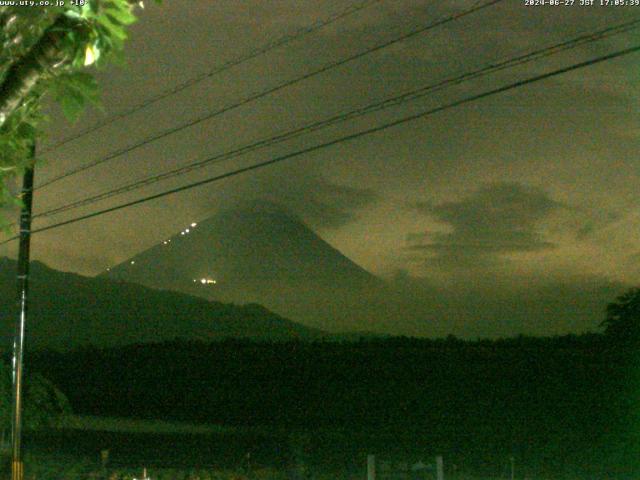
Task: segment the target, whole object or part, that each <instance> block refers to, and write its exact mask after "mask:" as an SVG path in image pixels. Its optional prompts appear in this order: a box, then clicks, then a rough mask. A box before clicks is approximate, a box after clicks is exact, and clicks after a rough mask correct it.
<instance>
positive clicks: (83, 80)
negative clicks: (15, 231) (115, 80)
mask: <svg viewBox="0 0 640 480" xmlns="http://www.w3.org/2000/svg"><path fill="white" fill-rule="evenodd" d="M156 1H158V0H156ZM79 4H82V5H79ZM134 5H135V3H134V2H132V1H131V0H86V1H79V2H73V3H72V2H65V5H64V6H58V7H56V6H49V7H46V8H44V7H43V8H25V7H21V6H16V7H9V6H0V207H2V206H3V205H6V204H7V203H9V202H15V201H16V200H15V199H14V198H13V197H12V195H11V194H10V192H9V190H8V189H7V181H8V179H9V178H10V177H12V176H15V175H17V174H20V173H21V172H22V171H23V169H24V168H25V167H26V166H28V163H29V162H30V161H31V159H30V155H29V153H30V148H31V145H32V143H33V142H34V141H35V139H36V138H37V137H38V136H39V134H40V133H41V130H40V128H41V125H42V121H43V116H42V114H41V109H40V105H41V99H42V97H43V96H44V95H46V94H47V93H49V94H52V95H53V98H54V99H55V100H56V101H57V102H58V103H59V105H60V106H61V108H62V111H63V112H64V114H65V115H66V116H67V117H68V118H69V119H72V120H73V119H75V118H76V117H77V116H78V114H79V113H80V112H81V111H82V110H83V108H84V107H85V105H86V104H87V103H91V102H96V100H97V90H98V89H97V84H96V82H95V79H94V78H93V76H92V75H91V74H89V73H87V72H86V71H85V70H86V67H89V66H91V65H97V66H100V65H102V64H104V63H105V62H106V61H107V60H108V59H109V58H114V56H115V57H117V56H118V55H119V54H121V52H122V48H123V45H124V41H125V39H126V38H127V27H128V26H129V25H131V24H132V23H133V22H134V21H135V20H136V17H135V16H134V14H133V8H134Z"/></svg>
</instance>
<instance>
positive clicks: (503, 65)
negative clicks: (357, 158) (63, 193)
mask: <svg viewBox="0 0 640 480" xmlns="http://www.w3.org/2000/svg"><path fill="white" fill-rule="evenodd" d="M639 25H640V19H636V20H632V21H629V22H625V23H622V24H618V25H614V26H610V27H606V28H604V29H601V30H598V31H595V32H590V33H583V34H582V35H579V36H577V37H574V38H572V39H570V40H565V41H563V42H560V43H556V44H554V45H551V46H547V47H544V48H541V49H537V50H533V51H530V52H528V53H525V54H522V55H519V56H517V57H514V58H510V59H507V60H503V61H500V62H497V63H490V64H489V65H487V66H485V67H483V68H480V69H478V70H475V71H472V72H467V73H464V74H462V75H458V76H456V77H450V78H447V79H445V80H441V81H439V82H437V83H434V84H430V85H428V86H424V87H420V88H418V89H414V90H411V91H409V92H405V93H403V94H401V95H398V96H395V97H392V98H387V99H384V100H382V101H379V102H375V103H372V104H370V105H367V106H365V107H361V108H359V109H356V110H351V111H349V112H345V113H341V114H339V115H335V116H332V117H329V118H327V119H324V120H320V121H316V122H313V123H310V124H307V125H305V126H302V127H298V128H296V129H294V130H290V131H288V132H285V133H282V134H279V135H275V136H272V137H268V138H266V139H262V140H259V141H257V142H254V143H251V144H248V145H245V146H242V147H239V148H236V149H234V150H231V151H227V152H224V153H221V154H217V155H215V156H213V157H210V158H207V159H204V160H200V161H197V162H194V163H191V164H188V165H185V166H182V167H178V168H176V169H173V170H170V171H168V172H164V173H160V174H157V175H151V176H149V177H146V178H143V179H140V180H136V181H134V182H131V183H129V184H126V185H123V186H120V187H117V188H115V189H111V190H107V191H106V192H102V193H98V194H96V195H92V196H90V197H87V198H84V199H81V200H77V201H75V202H71V203H68V204H65V205H61V206H59V207H55V208H52V209H49V210H47V211H45V212H42V213H39V214H37V215H35V216H34V218H39V217H48V216H52V215H56V214H59V213H62V212H65V211H69V210H73V209H76V208H79V207H83V206H86V205H91V204H93V203H96V202H98V201H101V200H106V199H108V198H111V197H114V196H116V195H119V194H122V193H126V192H130V191H133V190H137V189H139V188H142V187H145V186H148V185H151V184H154V183H157V182H160V181H163V180H167V179H169V178H174V177H177V176H181V175H184V174H186V173H189V172H191V171H194V170H196V169H199V168H204V167H207V166H210V165H212V164H217V163H221V162H223V161H226V160H230V159H232V158H237V157H239V156H242V155H244V154H246V153H249V152H252V151H255V150H257V149H260V148H264V147H267V146H272V145H275V144H277V143H281V142H283V141H286V140H290V139H292V138H295V137H298V136H300V135H303V134H306V133H310V132H313V131H317V130H319V129H322V128H325V127H328V126H332V125H335V124H337V123H341V122H344V121H347V120H351V119H354V118H358V117H361V116H364V115H367V114H370V113H373V112H376V111H379V110H383V109H386V108H390V107H393V106H397V105H401V104H404V103H406V102H408V101H413V100H416V99H419V98H422V97H424V96H426V95H428V94H430V93H433V92H435V91H438V90H441V89H443V88H445V87H449V86H452V85H458V84H461V83H463V82H467V81H470V80H474V79H477V78H480V77H483V76H485V75H488V74H492V73H495V72H497V71H500V70H505V69H507V68H513V67H516V66H520V65H523V64H526V63H530V62H533V61H536V60H539V59H541V58H545V57H549V56H551V55H555V54H558V53H560V52H564V51H567V50H569V49H573V48H576V47H579V46H583V45H586V44H589V43H592V42H595V41H598V40H602V39H604V38H608V37H611V36H613V35H618V34H621V33H626V32H628V31H631V30H633V29H635V28H637V27H638V26H639Z"/></svg>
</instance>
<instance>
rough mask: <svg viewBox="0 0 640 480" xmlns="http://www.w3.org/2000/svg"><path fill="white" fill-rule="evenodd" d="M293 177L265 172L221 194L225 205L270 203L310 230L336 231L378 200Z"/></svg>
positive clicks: (305, 175) (366, 192)
mask: <svg viewBox="0 0 640 480" xmlns="http://www.w3.org/2000/svg"><path fill="white" fill-rule="evenodd" d="M294 173H295V174H294ZM294 173H292V172H289V175H282V174H281V173H271V172H267V173H266V174H264V175H262V176H256V177H253V178H251V179H249V180H248V181H247V182H245V183H243V184H242V185H238V184H233V185H232V186H231V187H230V188H229V189H227V190H226V191H225V193H224V198H225V199H226V201H225V203H226V204H229V203H230V202H232V203H235V204H237V205H242V204H245V203H247V202H249V203H254V202H256V201H258V202H266V203H272V204H276V205H279V206H281V207H283V208H285V209H286V210H288V211H290V212H292V213H294V214H296V215H297V216H299V217H300V218H302V219H303V220H304V221H305V222H307V223H308V224H310V225H311V226H312V227H314V228H317V229H337V228H340V227H343V226H345V225H348V224H350V223H352V222H354V221H355V220H357V218H358V213H359V212H360V211H361V210H362V209H364V208H366V207H368V206H369V205H371V204H372V203H373V202H374V201H375V200H376V199H377V198H378V197H377V195H376V193H375V192H374V191H373V190H371V189H368V188H358V187H353V186H349V185H342V184H338V183H334V182H332V181H330V180H327V179H326V178H324V177H323V176H322V175H320V174H316V173H310V172H299V171H298V172H294Z"/></svg>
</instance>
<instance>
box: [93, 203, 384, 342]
mask: <svg viewBox="0 0 640 480" xmlns="http://www.w3.org/2000/svg"><path fill="white" fill-rule="evenodd" d="M101 276H104V277H106V278H111V279H120V280H126V281H129V282H134V283H139V284H141V285H146V286H149V287H153V288H161V289H169V290H175V291H180V292H185V293H189V294H192V295H197V296H200V297H203V298H207V299H211V300H218V301H225V302H242V303H244V302H256V303H259V304H261V305H265V306H266V307H267V308H269V309H270V310H273V311H275V312H277V313H279V314H280V315H283V316H286V317H289V318H295V319H296V320H297V321H300V322H302V323H304V324H306V325H314V326H320V328H323V329H324V328H327V329H329V330H334V331H353V330H368V329H370V328H371V325H372V324H378V325H380V324H381V322H384V321H386V319H387V317H388V315H387V312H388V311H389V305H388V303H389V302H388V300H389V298H390V296H391V294H390V289H389V288H388V286H387V285H386V284H385V282H383V281H382V280H381V279H379V278H378V277H376V276H374V275H372V274H371V273H369V272H367V271H366V270H364V269H363V268H361V267H360V266H358V265H357V264H355V263H354V262H352V261H351V260H350V259H348V258H347V257H345V256H344V255H343V254H342V253H340V252H339V251H338V250H336V249H335V248H333V247H332V246H331V245H329V244H328V243H327V242H325V241H324V240H323V239H321V238H320V237H319V236H318V235H316V234H315V233H314V232H313V231H312V230H311V229H309V228H308V227H307V226H306V225H305V224H304V223H302V222H301V221H300V220H299V219H297V218H295V217H294V216H292V215H290V214H288V213H286V212H285V211H284V210H282V209H280V208H279V207H278V206H274V205H270V204H259V205H258V204H252V205H249V206H245V207H243V208H236V209H232V210H225V211H221V212H219V213H217V214H216V215H214V216H212V217H210V218H208V219H206V220H204V221H201V222H198V223H193V224H190V225H189V226H186V227H185V229H184V230H183V231H182V232H178V233H177V234H176V235H174V236H172V237H171V238H167V239H164V240H162V241H160V242H158V244H157V245H155V246H153V247H151V248H149V249H147V250H146V251H143V252H141V253H139V254H137V255H135V256H133V257H131V258H129V259H127V260H126V261H124V262H122V263H120V264H119V265H114V266H112V267H111V268H110V269H109V270H108V271H106V272H104V273H103V274H102V275H101ZM203 282H204V283H203ZM214 282H215V283H214Z"/></svg>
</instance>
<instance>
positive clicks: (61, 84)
mask: <svg viewBox="0 0 640 480" xmlns="http://www.w3.org/2000/svg"><path fill="white" fill-rule="evenodd" d="M51 92H52V93H53V95H54V99H55V100H56V102H58V103H59V104H60V108H61V109H62V113H63V114H64V116H65V117H67V119H68V120H70V121H75V120H77V119H78V117H79V116H80V114H81V113H82V111H83V110H84V108H85V107H86V106H87V105H88V104H93V105H99V92H98V83H97V82H96V80H95V78H93V76H92V75H91V74H89V73H86V72H72V73H66V74H63V75H60V76H58V77H56V78H54V79H53V81H52V84H51Z"/></svg>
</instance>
